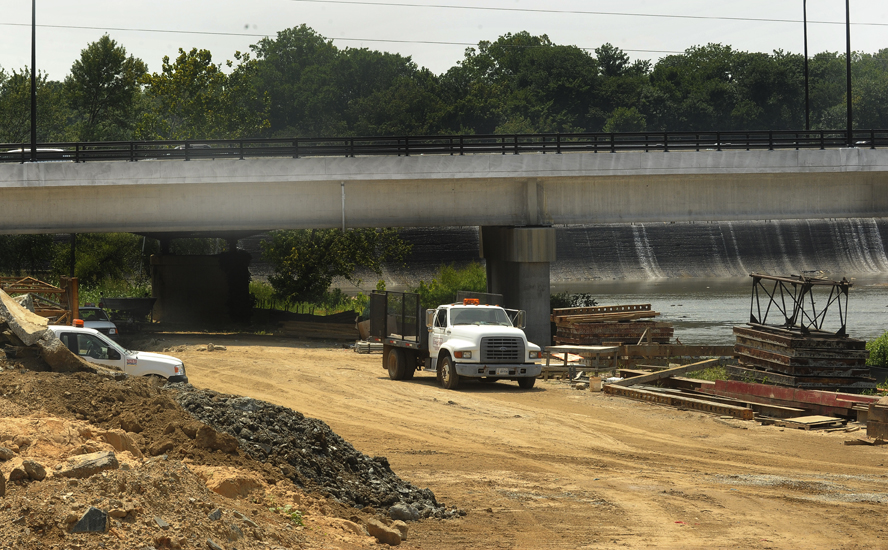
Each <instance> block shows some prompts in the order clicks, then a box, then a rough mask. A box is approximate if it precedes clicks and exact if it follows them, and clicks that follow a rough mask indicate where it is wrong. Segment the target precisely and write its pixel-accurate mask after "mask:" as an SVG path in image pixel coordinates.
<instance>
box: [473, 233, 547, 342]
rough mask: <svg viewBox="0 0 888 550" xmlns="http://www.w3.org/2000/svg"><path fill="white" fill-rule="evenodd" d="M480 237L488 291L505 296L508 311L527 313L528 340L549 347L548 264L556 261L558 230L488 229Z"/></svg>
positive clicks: (526, 331)
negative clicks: (556, 234)
mask: <svg viewBox="0 0 888 550" xmlns="http://www.w3.org/2000/svg"><path fill="white" fill-rule="evenodd" d="M480 237H481V238H480V242H481V257H482V258H484V260H485V261H486V263H487V291H488V292H492V293H496V294H502V295H503V299H504V300H505V304H504V305H505V306H506V307H508V308H510V309H523V310H525V311H527V328H525V329H524V332H525V333H526V334H527V338H528V339H529V340H530V341H531V342H533V343H534V344H537V345H538V346H540V347H543V346H547V345H549V343H550V342H551V340H552V331H551V325H550V324H549V314H550V313H551V310H550V307H549V298H550V295H551V290H550V288H549V264H550V263H551V262H554V261H555V229H554V228H552V227H502V226H485V227H481V230H480Z"/></svg>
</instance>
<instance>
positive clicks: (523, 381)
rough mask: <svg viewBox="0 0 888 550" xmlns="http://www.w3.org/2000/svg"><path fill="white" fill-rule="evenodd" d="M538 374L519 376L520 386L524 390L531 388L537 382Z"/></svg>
mask: <svg viewBox="0 0 888 550" xmlns="http://www.w3.org/2000/svg"><path fill="white" fill-rule="evenodd" d="M536 381H537V379H536V376H528V377H527V378H519V379H518V387H520V388H521V389H523V390H529V389H530V388H532V387H533V385H534V384H536Z"/></svg>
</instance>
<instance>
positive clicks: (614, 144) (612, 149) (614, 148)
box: [611, 132, 617, 153]
mask: <svg viewBox="0 0 888 550" xmlns="http://www.w3.org/2000/svg"><path fill="white" fill-rule="evenodd" d="M616 152H617V144H616V143H615V142H614V133H613V132H611V153H616Z"/></svg>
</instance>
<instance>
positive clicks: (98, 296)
mask: <svg viewBox="0 0 888 550" xmlns="http://www.w3.org/2000/svg"><path fill="white" fill-rule="evenodd" d="M78 283H79V281H78ZM77 296H78V298H79V300H80V305H81V306H82V305H85V304H95V305H98V304H100V303H101V302H102V298H103V297H108V298H146V297H150V296H151V284H150V283H148V282H140V283H130V282H129V281H124V280H121V279H113V280H112V279H104V280H102V281H99V282H98V283H96V284H94V285H82V284H81V285H79V288H78V291H77Z"/></svg>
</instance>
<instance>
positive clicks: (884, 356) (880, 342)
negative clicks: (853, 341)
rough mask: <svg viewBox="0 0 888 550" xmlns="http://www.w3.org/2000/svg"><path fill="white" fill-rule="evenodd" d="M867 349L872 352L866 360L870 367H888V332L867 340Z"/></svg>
mask: <svg viewBox="0 0 888 550" xmlns="http://www.w3.org/2000/svg"><path fill="white" fill-rule="evenodd" d="M866 349H867V351H869V352H870V354H869V359H867V360H866V365H867V366H868V367H883V368H884V367H888V332H886V333H884V334H883V335H881V336H879V337H878V338H876V339H875V340H871V341H869V342H867V343H866Z"/></svg>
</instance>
